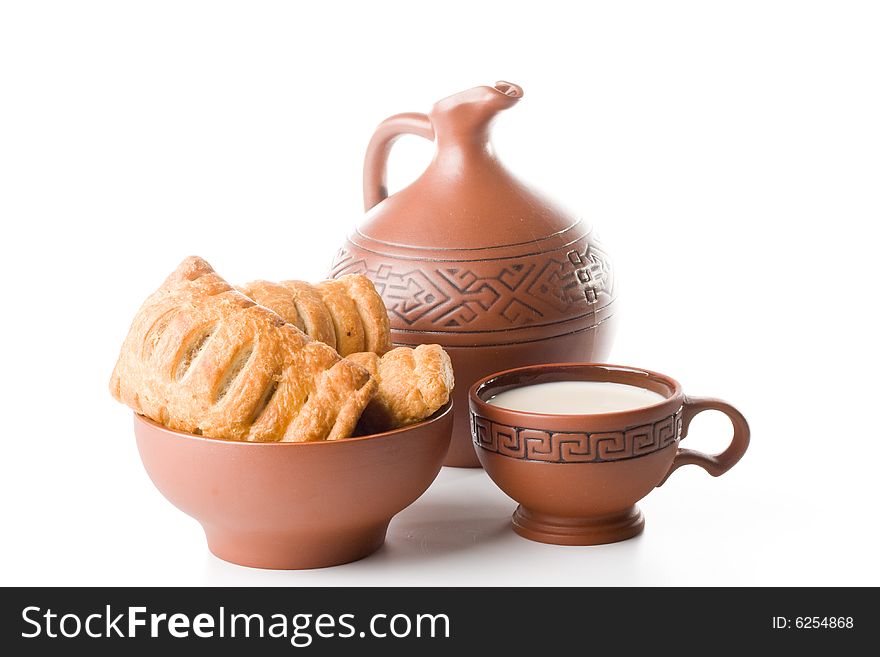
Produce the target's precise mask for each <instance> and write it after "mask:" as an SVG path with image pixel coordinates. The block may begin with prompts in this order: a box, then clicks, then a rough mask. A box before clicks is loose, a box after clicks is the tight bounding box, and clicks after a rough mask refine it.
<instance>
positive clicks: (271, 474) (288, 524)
mask: <svg viewBox="0 0 880 657" xmlns="http://www.w3.org/2000/svg"><path fill="white" fill-rule="evenodd" d="M452 418H453V414H452V403H451V402H450V403H448V404H446V405H445V406H444V407H443V408H441V409H440V410H439V411H437V412H436V413H435V414H434V415H432V416H431V417H430V418H428V419H427V420H424V421H423V422H419V423H417V424H412V425H409V426H407V427H402V428H400V429H395V430H393V431H388V432H385V433H380V434H374V435H370V436H360V437H356V438H347V439H344V440H336V441H322V442H311V443H249V442H240V441H229V440H217V439H214V438H205V437H202V436H195V435H193V434H189V433H183V432H180V431H172V430H170V429H167V428H165V427H163V426H161V425H159V424H157V423H156V422H153V421H152V420H149V419H147V418H145V417H143V416H140V415H137V414H136V415H135V417H134V431H135V436H136V438H137V446H138V451H139V452H140V456H141V460H142V461H143V464H144V467H145V468H146V470H147V474H148V475H149V476H150V479H152V481H153V483H154V484H155V485H156V488H158V489H159V491H160V492H161V493H162V494H163V495H164V496H165V497H166V498H167V499H168V500H169V501H170V502H171V503H172V504H173V505H174V506H176V507H177V508H178V509H180V510H181V511H183V512H184V513H186V514H187V515H190V516H192V517H193V518H195V519H196V520H198V521H199V522H200V523H201V525H202V527H203V528H204V530H205V535H206V537H207V539H208V547H209V549H210V550H211V552H213V553H214V554H215V555H216V556H218V557H219V558H221V559H223V560H225V561H230V562H232V563H236V564H240V565H243V566H251V567H255V568H272V569H284V570H289V569H303V568H322V567H326V566H334V565H339V564H343V563H348V562H350V561H356V560H357V559H361V558H363V557H366V556H367V555H369V554H371V553H373V552H375V551H376V550H378V549H379V547H381V546H382V544H383V543H384V541H385V532H386V530H387V529H388V523H389V522H390V521H391V518H392V517H394V515H396V514H397V513H399V512H400V511H402V510H403V509H405V508H406V507H407V506H409V505H410V504H412V503H413V502H414V501H415V500H416V499H418V498H419V497H420V496H421V495H422V493H424V492H425V491H426V490H427V489H428V487H429V486H430V485H431V483H432V482H433V481H434V479H435V478H436V476H437V474H438V472H439V471H440V468H441V466H442V464H443V459H444V458H445V457H446V452H447V450H448V448H449V440H450V436H451V433H452Z"/></svg>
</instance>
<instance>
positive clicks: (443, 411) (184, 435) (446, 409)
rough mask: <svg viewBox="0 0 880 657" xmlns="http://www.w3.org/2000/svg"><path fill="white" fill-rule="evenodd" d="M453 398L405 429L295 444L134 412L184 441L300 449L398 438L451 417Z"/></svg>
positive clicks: (146, 421) (138, 416)
mask: <svg viewBox="0 0 880 657" xmlns="http://www.w3.org/2000/svg"><path fill="white" fill-rule="evenodd" d="M452 406H453V403H452V397H451V396H450V398H449V401H447V402H446V403H445V404H443V406H441V407H440V408H438V409H437V410H436V411H435V412H434V414H433V415H431V416H430V417H427V418H425V419H424V420H422V421H420V422H414V423H412V424H407V425H406V426H403V427H398V428H397V429H391V430H390V431H383V432H381V433H371V434H368V435H366V436H351V437H349V438H339V439H337V440H312V441H308V442H293V441H287V442H282V441H262V442H258V441H248V440H233V439H231V438H212V437H210V436H198V435H196V434H194V433H189V432H188V431H178V430H177V429H169V428H168V427H166V426H165V425H164V424H161V423H160V422H156V421H155V420H153V419H151V418H148V417H147V416H146V415H141V414H140V413H137V412H134V419H135V422H140V423H142V424H145V425H147V426H150V427H153V428H155V429H158V430H160V431H162V432H165V433H169V434H172V435H174V436H176V437H178V438H180V439H182V440H190V441H195V442H208V443H211V444H212V445H214V444H224V445H251V446H263V447H265V446H276V447H277V446H280V445H296V446H298V447H300V448H305V446H306V445H309V446H315V445H344V444H352V443H361V442H366V441H369V440H375V439H379V438H389V437H393V436H396V435H398V434H403V433H407V432H408V431H412V430H414V429H417V428H420V427H425V426H427V425H429V424H433V423H435V422H439V421H440V420H441V419H442V418H444V417H445V416H447V415H449V414H450V413H451V412H452Z"/></svg>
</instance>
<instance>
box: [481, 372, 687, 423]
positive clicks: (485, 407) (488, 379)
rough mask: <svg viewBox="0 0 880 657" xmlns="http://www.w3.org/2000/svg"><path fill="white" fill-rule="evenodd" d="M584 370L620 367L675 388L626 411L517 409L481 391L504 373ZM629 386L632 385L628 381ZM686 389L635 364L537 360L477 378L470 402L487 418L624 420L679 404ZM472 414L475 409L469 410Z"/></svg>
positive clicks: (657, 373) (659, 374)
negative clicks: (492, 401) (494, 401)
mask: <svg viewBox="0 0 880 657" xmlns="http://www.w3.org/2000/svg"><path fill="white" fill-rule="evenodd" d="M553 369H558V370H583V369H591V370H617V371H623V372H630V373H632V374H640V375H645V376H647V377H649V378H652V379H657V380H659V381H661V382H663V383H664V384H666V385H667V386H669V388H670V389H671V390H672V394H671V395H669V397H666V398H664V399H663V400H662V401H658V402H656V403H653V404H649V405H648V406H640V407H638V408H633V409H629V410H626V411H607V412H604V413H538V412H537V411H520V410H517V409H515V408H507V407H506V406H499V405H495V404H490V403H489V402H487V401H485V400H484V399H483V398H481V397H480V395H479V394H478V393H479V392H480V391H481V389H483V388H484V387H487V386H489V385H490V384H491V383H492V381H493V379H500V378H501V377H504V376H509V375H510V374H516V373H521V372H530V371H531V372H535V373H539V372H541V371H542V370H544V371H546V370H553ZM627 385H630V384H627ZM683 399H684V392H683V390H682V387H681V384H680V383H679V382H678V381H676V380H675V379H673V378H672V377H671V376H667V375H666V374H661V373H660V372H654V371H653V370H648V369H645V368H644V367H634V366H630V365H616V364H613V363H590V362H586V361H585V362H559V363H538V364H535V365H525V366H523V367H513V368H510V369H507V370H500V371H498V372H493V373H492V374H489V375H488V376H484V377H482V378H481V379H479V380H478V381H476V382H475V383H474V384H473V385H472V386H471V387H470V389H469V390H468V401H469V402H470V404H473V405H474V406H475V407H476V408H477V409H479V411H481V412H482V414H483V416H484V417H487V416H488V415H492V414H493V413H494V412H498V411H501V412H505V413H511V414H515V415H518V416H522V417H526V418H535V419H536V420H548V421H551V420H553V419H556V420H559V419H561V418H566V417H573V416H578V417H585V418H592V419H595V420H596V421H602V420H616V419H623V418H625V417H629V416H632V414H633V413H639V412H643V411H653V410H656V409H659V408H661V407H663V406H664V405H668V404H670V403H671V402H673V400H677V401H678V403H679V405H680V403H681V402H683ZM469 410H470V412H471V413H473V412H474V411H473V410H472V409H469ZM487 413H488V415H487Z"/></svg>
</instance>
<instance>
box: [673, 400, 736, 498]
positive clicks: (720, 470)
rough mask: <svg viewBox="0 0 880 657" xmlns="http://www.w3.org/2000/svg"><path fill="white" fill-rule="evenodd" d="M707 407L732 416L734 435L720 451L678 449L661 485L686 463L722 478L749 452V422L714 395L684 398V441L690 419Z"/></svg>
mask: <svg viewBox="0 0 880 657" xmlns="http://www.w3.org/2000/svg"><path fill="white" fill-rule="evenodd" d="M708 410H715V411H721V412H722V413H724V414H725V415H726V416H727V417H728V418H730V423H731V424H732V425H733V438H732V439H731V440H730V445H728V446H727V449H725V450H724V451H723V452H721V453H720V454H704V453H703V452H698V451H696V450H693V449H681V448H679V449H678V451H677V452H676V453H675V458H674V459H673V460H672V465H671V466H670V467H669V472H667V473H666V476H665V477H664V478H663V481H661V482H660V483H659V484H658V486H662V485H663V484H665V483H666V480H667V479H669V475H671V474H672V473H673V472H675V471H676V470H677V469H678V468H680V467H681V466H683V465H691V464H693V465H699V466H700V467H701V468H703V469H704V470H705V471H706V472H708V473H709V474H710V475H712V476H713V477H719V476H721V475H723V474H724V473H725V472H727V471H728V470H730V469H731V468H732V467H733V466H734V465H736V463H737V461H739V460H740V459H741V458H742V457H743V454H745V453H746V449H747V448H748V446H749V438H750V436H751V432H750V430H749V423H748V422H746V419H745V417H743V414H742V413H740V412H739V411H738V410H736V409H735V408H734V407H733V406H731V405H730V404H728V403H727V402H726V401H722V400H720V399H713V398H711V397H685V398H684V404H683V406H682V409H681V440H684V439H685V438H686V437H687V434H688V427H689V426H690V423H691V420H693V419H694V417H696V416H697V415H698V414H700V413H702V412H703V411H708Z"/></svg>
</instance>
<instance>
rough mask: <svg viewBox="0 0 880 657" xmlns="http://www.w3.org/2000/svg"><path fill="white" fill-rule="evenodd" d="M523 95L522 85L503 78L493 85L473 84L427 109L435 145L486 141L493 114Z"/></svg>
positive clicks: (512, 104)
mask: <svg viewBox="0 0 880 657" xmlns="http://www.w3.org/2000/svg"><path fill="white" fill-rule="evenodd" d="M522 97H523V90H522V87H520V86H519V85H516V84H513V83H512V82H505V81H503V80H502V81H499V82H496V83H495V86H494V87H489V86H481V87H474V88H473V89H468V90H467V91H462V92H460V93H457V94H455V95H453V96H449V97H448V98H444V99H443V100H441V101H439V102H437V103H436V104H435V105H434V107H433V108H432V109H431V112H430V117H431V124H432V125H433V126H434V132H435V134H436V137H437V145H438V146H439V147H440V148H441V149H442V148H443V146H444V145H445V144H447V143H453V142H470V143H476V144H485V143H487V142H488V140H489V127H490V125H491V124H492V120H493V119H494V118H495V116H496V115H497V114H498V113H499V112H502V111H504V110H506V109H508V108H510V107H513V106H514V105H516V103H517V102H519V99H520V98H522Z"/></svg>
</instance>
